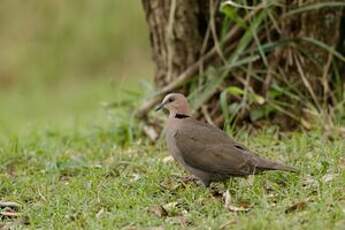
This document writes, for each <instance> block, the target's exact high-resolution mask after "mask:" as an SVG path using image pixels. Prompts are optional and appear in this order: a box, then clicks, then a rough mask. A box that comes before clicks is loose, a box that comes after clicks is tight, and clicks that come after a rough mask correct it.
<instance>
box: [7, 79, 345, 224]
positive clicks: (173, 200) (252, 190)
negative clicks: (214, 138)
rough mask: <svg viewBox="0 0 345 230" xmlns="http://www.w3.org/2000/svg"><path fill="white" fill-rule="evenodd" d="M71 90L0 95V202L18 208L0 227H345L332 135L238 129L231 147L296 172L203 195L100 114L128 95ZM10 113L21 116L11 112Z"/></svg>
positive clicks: (344, 184) (157, 150)
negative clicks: (106, 104)
mask: <svg viewBox="0 0 345 230" xmlns="http://www.w3.org/2000/svg"><path fill="white" fill-rule="evenodd" d="M78 87H79V90H80V91H76V89H75V88H73V87H72V89H71V90H66V89H65V88H64V89H63V90H62V91H61V92H60V93H61V94H58V93H57V92H54V91H53V92H52V91H50V92H46V91H35V92H36V93H35V92H34V91H30V92H31V94H30V93H27V94H25V93H23V94H24V95H22V96H20V95H19V96H18V95H17V94H15V95H17V96H16V98H13V97H14V96H15V95H14V93H12V94H10V93H7V94H6V95H7V96H6V95H2V98H3V100H2V103H3V104H2V108H7V109H5V110H1V113H0V118H1V119H0V120H1V121H2V123H3V124H5V123H6V127H7V128H6V130H5V129H4V128H3V129H2V131H1V134H2V135H1V136H2V145H1V146H0V167H1V168H0V197H1V200H7V201H15V202H18V203H19V204H21V205H22V207H21V208H20V209H19V210H18V212H20V213H21V216H20V217H19V218H17V219H7V218H2V219H1V224H7V225H8V226H13V227H16V228H29V229H38V228H41V229H52V228H54V229H121V228H123V229H145V228H150V227H158V226H163V227H166V228H167V229H180V228H181V227H190V228H194V229H219V228H220V227H224V228H225V229H291V228H293V229H337V228H338V229H341V228H343V227H344V225H345V191H344V188H345V171H344V170H345V158H344V149H345V143H344V141H343V139H341V138H340V137H336V136H335V137H332V138H328V137H326V136H325V135H324V134H323V133H321V131H319V130H313V131H310V132H308V133H304V132H294V133H280V132H279V130H277V129H276V128H274V127H269V128H267V129H265V130H262V131H257V132H255V133H252V134H248V132H246V131H239V132H238V133H237V134H236V139H238V140H240V141H241V142H242V143H244V144H245V145H247V146H248V147H250V148H251V149H253V150H255V151H257V152H259V153H260V154H261V155H263V156H266V157H269V158H271V159H275V160H281V161H284V162H287V163H288V164H290V165H293V166H296V167H298V168H299V169H300V174H298V175H294V174H286V173H281V172H270V173H265V174H263V175H259V176H256V177H254V179H250V180H248V181H247V180H245V179H242V178H235V179H232V180H229V182H227V183H226V184H225V185H223V184H215V185H214V187H213V188H212V189H207V188H204V187H201V186H199V185H198V184H196V183H193V182H185V181H184V180H183V176H185V175H186V173H185V172H184V171H183V170H182V169H181V168H180V167H179V166H178V165H176V164H175V163H174V162H172V161H168V162H167V161H165V158H166V157H167V152H166V149H165V145H164V144H162V145H158V146H153V145H150V144H149V143H146V141H145V140H143V139H141V138H134V139H132V140H129V138H128V137H129V136H131V137H133V135H129V134H132V133H133V131H134V132H135V130H133V129H132V128H131V127H133V123H132V121H131V119H128V116H127V115H125V116H124V114H126V112H124V110H123V109H120V110H119V109H115V110H114V111H111V112H109V111H106V110H104V109H102V107H101V106H100V102H102V101H111V100H114V98H116V97H121V96H122V97H124V96H126V97H128V95H126V94H125V93H123V92H122V93H114V91H115V90H114V89H113V88H111V87H109V86H107V85H104V84H103V83H99V84H96V83H92V84H91V86H90V85H86V86H83V87H81V86H78ZM80 87H81V88H80ZM35 94H36V96H34V95H35ZM28 95H31V96H28ZM56 95H60V96H58V97H56ZM42 98H45V99H42ZM67 99H68V100H67ZM12 100H14V101H16V105H13V103H12V102H13V101H12ZM18 108H20V110H18V111H20V114H22V115H20V114H19V113H11V112H14V111H16V109H18ZM33 108H40V111H36V112H35V110H34V109H33ZM62 108H64V109H62ZM6 114H7V115H6ZM9 114H13V116H9ZM23 114H24V115H23ZM29 115H30V117H26V116H29ZM36 116H37V117H36ZM35 117H36V118H35ZM5 121H6V122H5ZM28 123H29V125H28ZM1 127H4V125H2V126H1ZM8 130H10V132H7V131H8ZM19 130H22V131H19ZM216 190H219V191H224V190H229V192H230V194H231V198H232V199H231V204H232V205H234V206H238V207H244V206H245V207H250V210H249V211H248V212H230V211H228V210H227V209H226V208H224V201H223V199H222V198H221V195H219V194H218V193H217V192H215V191H216ZM161 206H162V207H163V208H164V210H163V209H162V208H161ZM165 211H166V212H165ZM23 220H25V221H23ZM24 222H26V224H24Z"/></svg>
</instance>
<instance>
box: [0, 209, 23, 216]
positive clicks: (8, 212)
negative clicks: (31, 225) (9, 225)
mask: <svg viewBox="0 0 345 230" xmlns="http://www.w3.org/2000/svg"><path fill="white" fill-rule="evenodd" d="M0 216H3V217H9V218H14V217H18V216H20V213H18V212H16V211H14V210H13V209H11V208H5V209H4V210H3V211H1V212H0Z"/></svg>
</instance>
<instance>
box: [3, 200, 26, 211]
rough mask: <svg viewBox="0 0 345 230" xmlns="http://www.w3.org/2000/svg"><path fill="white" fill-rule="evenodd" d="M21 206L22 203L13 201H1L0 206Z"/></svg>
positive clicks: (16, 207)
mask: <svg viewBox="0 0 345 230" xmlns="http://www.w3.org/2000/svg"><path fill="white" fill-rule="evenodd" d="M20 207H21V205H20V204H18V203H16V202H13V201H0V208H13V209H19V208H20Z"/></svg>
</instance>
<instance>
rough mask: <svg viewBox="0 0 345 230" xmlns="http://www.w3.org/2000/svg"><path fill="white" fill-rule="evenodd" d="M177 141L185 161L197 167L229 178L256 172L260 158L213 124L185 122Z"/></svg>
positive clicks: (192, 120)
mask: <svg viewBox="0 0 345 230" xmlns="http://www.w3.org/2000/svg"><path fill="white" fill-rule="evenodd" d="M175 138H176V145H177V147H178V149H179V151H180V152H181V155H182V158H183V160H184V161H185V162H186V163H187V164H188V165H190V166H192V167H194V168H197V169H200V170H203V171H206V172H209V173H217V174H229V175H248V174H251V173H253V170H254V169H255V165H256V156H255V155H253V154H252V153H250V152H249V150H248V149H246V148H245V147H244V146H242V145H240V144H238V143H236V142H235V141H234V140H232V139H231V138H230V137H228V136H227V135H226V134H225V133H224V132H223V131H222V130H220V129H218V128H215V127H213V126H211V125H208V124H205V123H202V122H199V121H196V120H194V119H192V118H190V119H185V120H184V121H183V123H181V125H180V127H179V128H178V130H177V132H176V134H175Z"/></svg>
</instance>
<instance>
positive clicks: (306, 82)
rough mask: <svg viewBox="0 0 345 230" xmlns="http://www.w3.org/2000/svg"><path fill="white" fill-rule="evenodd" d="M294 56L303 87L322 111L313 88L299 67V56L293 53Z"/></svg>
mask: <svg viewBox="0 0 345 230" xmlns="http://www.w3.org/2000/svg"><path fill="white" fill-rule="evenodd" d="M294 56H295V61H296V65H297V70H298V72H299V74H300V76H301V78H302V81H303V83H304V85H305V87H306V88H307V90H308V91H309V93H310V95H311V97H312V98H313V100H314V102H315V105H316V106H317V108H318V110H319V112H320V111H322V110H321V106H320V104H319V101H318V99H317V97H316V95H315V93H314V90H313V88H312V87H311V85H310V83H309V81H308V79H307V78H306V76H305V75H304V72H303V69H302V67H301V64H300V60H299V58H298V57H297V56H296V55H294Z"/></svg>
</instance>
